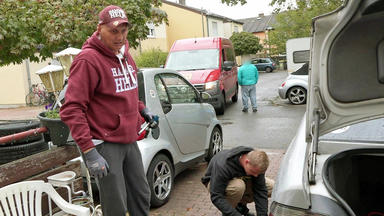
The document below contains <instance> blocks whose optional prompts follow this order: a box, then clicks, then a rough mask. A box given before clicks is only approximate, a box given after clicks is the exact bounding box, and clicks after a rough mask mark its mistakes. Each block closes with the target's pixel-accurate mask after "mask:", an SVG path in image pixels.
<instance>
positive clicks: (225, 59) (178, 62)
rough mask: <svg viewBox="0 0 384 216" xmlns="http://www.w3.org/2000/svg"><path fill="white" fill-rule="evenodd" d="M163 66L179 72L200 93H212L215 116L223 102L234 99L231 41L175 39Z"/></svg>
mask: <svg viewBox="0 0 384 216" xmlns="http://www.w3.org/2000/svg"><path fill="white" fill-rule="evenodd" d="M165 68H167V69H173V70H176V71H178V72H180V73H181V74H182V75H183V76H184V77H185V78H186V79H187V80H188V81H189V82H191V83H192V84H193V85H194V86H195V87H196V89H197V90H199V91H200V92H206V93H209V94H210V95H211V96H212V100H210V102H209V103H210V104H212V105H213V107H214V108H215V110H216V113H217V114H219V115H222V114H224V110H225V104H226V102H227V101H229V100H232V101H233V102H237V95H238V89H239V88H238V83H237V65H236V59H235V52H234V50H233V46H232V42H231V41H230V40H229V39H226V38H222V37H206V38H189V39H182V40H177V41H175V43H173V46H172V48H171V50H170V51H169V54H168V57H167V62H166V64H165Z"/></svg>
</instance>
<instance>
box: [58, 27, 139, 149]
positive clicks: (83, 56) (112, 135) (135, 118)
mask: <svg viewBox="0 0 384 216" xmlns="http://www.w3.org/2000/svg"><path fill="white" fill-rule="evenodd" d="M128 49H129V44H128V42H126V44H125V49H122V50H121V51H123V52H124V54H123V55H122V56H120V58H118V57H117V56H116V55H115V54H114V53H113V52H112V50H110V49H109V48H108V47H106V46H105V45H104V44H103V42H102V41H101V40H100V39H99V38H98V35H97V34H96V33H94V34H93V35H92V37H90V38H89V39H88V40H87V41H86V42H85V43H84V45H83V47H82V51H81V52H80V53H79V54H78V55H77V56H76V57H75V59H74V61H73V63H72V66H71V69H70V75H69V79H68V88H67V92H66V94H65V103H64V105H63V106H62V107H61V109H60V117H61V119H62V120H63V121H64V122H65V123H66V124H67V125H68V126H69V128H70V130H71V133H72V137H73V139H74V140H75V141H76V143H77V144H78V145H79V147H80V149H81V150H82V151H83V152H84V151H86V150H87V149H90V148H92V147H94V144H93V142H92V139H98V140H103V141H108V142H113V143H124V144H128V143H132V142H134V141H136V140H137V138H138V135H137V132H138V131H139V128H140V123H139V122H140V119H139V118H140V113H139V111H141V110H143V109H144V108H145V106H144V104H143V103H142V102H141V101H139V98H138V88H137V86H138V83H137V76H136V73H137V67H136V64H135V62H134V61H133V59H132V57H131V55H130V54H129V53H128ZM121 57H122V58H121Z"/></svg>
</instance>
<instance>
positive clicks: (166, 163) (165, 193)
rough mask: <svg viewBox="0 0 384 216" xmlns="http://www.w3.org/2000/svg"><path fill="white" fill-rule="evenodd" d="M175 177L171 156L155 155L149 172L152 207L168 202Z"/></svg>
mask: <svg viewBox="0 0 384 216" xmlns="http://www.w3.org/2000/svg"><path fill="white" fill-rule="evenodd" d="M173 177H174V171H173V166H172V163H171V161H170V160H169V158H168V157H167V156H165V155H164V154H159V155H157V156H155V157H154V158H153V159H152V162H151V164H150V165H149V168H148V172H147V180H148V184H149V188H150V190H151V206H152V207H159V206H162V205H164V204H165V203H167V202H168V200H169V198H170V196H171V191H172V188H173Z"/></svg>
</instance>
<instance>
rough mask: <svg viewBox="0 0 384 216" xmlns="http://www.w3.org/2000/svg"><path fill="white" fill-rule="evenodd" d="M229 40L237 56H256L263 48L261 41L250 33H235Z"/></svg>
mask: <svg viewBox="0 0 384 216" xmlns="http://www.w3.org/2000/svg"><path fill="white" fill-rule="evenodd" d="M229 39H230V40H231V41H232V44H233V47H234V49H235V53H236V55H237V56H241V55H247V54H256V53H257V52H258V51H260V50H261V49H262V48H263V46H262V45H261V44H260V39H259V38H258V37H255V36H254V35H253V34H252V33H249V32H234V33H233V35H232V36H231V37H230V38H229Z"/></svg>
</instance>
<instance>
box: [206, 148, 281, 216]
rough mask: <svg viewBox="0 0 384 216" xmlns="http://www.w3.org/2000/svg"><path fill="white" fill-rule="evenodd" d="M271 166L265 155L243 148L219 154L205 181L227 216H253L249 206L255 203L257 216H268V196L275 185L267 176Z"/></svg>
mask: <svg viewBox="0 0 384 216" xmlns="http://www.w3.org/2000/svg"><path fill="white" fill-rule="evenodd" d="M268 165H269V159H268V156H267V154H266V153H265V152H264V151H260V150H255V149H252V148H249V147H244V146H239V147H235V148H233V149H230V150H223V151H221V152H219V153H217V154H216V155H215V156H214V157H213V158H212V160H211V161H210V163H209V165H208V169H207V172H206V173H205V176H204V177H203V178H202V179H201V181H202V183H203V184H204V185H205V186H206V187H207V188H208V190H209V193H210V195H211V201H212V203H213V204H214V205H215V206H216V207H217V208H218V209H219V210H220V211H221V212H222V213H223V215H230V216H241V215H247V216H252V215H254V214H252V213H249V209H248V208H247V203H251V202H255V208H256V211H257V215H258V216H267V213H268V195H270V194H271V192H272V188H273V184H274V181H273V180H271V179H268V178H266V177H265V176H264V175H265V171H266V170H267V168H268Z"/></svg>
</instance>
